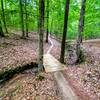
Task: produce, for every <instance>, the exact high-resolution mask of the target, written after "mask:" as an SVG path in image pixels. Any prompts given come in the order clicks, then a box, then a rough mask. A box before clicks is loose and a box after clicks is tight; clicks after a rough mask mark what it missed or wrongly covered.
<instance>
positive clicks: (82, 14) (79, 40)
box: [77, 0, 86, 44]
mask: <svg viewBox="0 0 100 100" xmlns="http://www.w3.org/2000/svg"><path fill="white" fill-rule="evenodd" d="M85 3H86V0H82V4H81V10H80V18H79V25H78V36H77V43H78V44H79V43H82V32H83V30H84V18H85Z"/></svg>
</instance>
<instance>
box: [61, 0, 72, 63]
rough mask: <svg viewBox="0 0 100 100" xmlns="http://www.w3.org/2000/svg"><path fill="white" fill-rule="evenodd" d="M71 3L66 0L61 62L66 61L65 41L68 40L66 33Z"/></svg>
mask: <svg viewBox="0 0 100 100" xmlns="http://www.w3.org/2000/svg"><path fill="white" fill-rule="evenodd" d="M69 5H70V0H66V6H65V15H64V29H63V36H62V43H61V54H60V62H61V63H64V55H65V42H66V33H67V26H68V25H67V24H68V13H69Z"/></svg>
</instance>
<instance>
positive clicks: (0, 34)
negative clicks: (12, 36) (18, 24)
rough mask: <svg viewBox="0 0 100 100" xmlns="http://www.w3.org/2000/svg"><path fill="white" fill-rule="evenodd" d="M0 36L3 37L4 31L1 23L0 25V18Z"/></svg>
mask: <svg viewBox="0 0 100 100" xmlns="http://www.w3.org/2000/svg"><path fill="white" fill-rule="evenodd" d="M0 36H2V37H4V33H3V30H2V25H1V20H0Z"/></svg>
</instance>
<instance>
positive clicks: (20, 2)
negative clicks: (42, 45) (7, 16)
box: [19, 0, 25, 38]
mask: <svg viewBox="0 0 100 100" xmlns="http://www.w3.org/2000/svg"><path fill="white" fill-rule="evenodd" d="M19 5H20V18H21V28H22V38H25V31H24V16H23V0H19Z"/></svg>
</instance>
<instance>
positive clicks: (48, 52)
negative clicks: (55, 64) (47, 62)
mask: <svg viewBox="0 0 100 100" xmlns="http://www.w3.org/2000/svg"><path fill="white" fill-rule="evenodd" d="M48 40H49V42H50V44H51V46H50V48H49V49H48V51H47V54H50V52H51V50H52V48H53V47H54V44H53V41H52V40H51V38H50V34H49V37H48Z"/></svg>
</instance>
